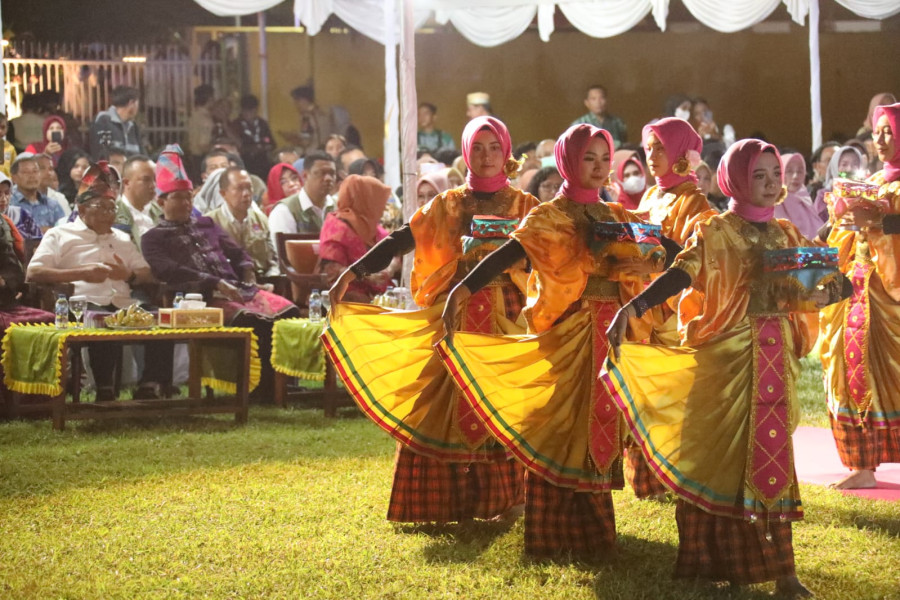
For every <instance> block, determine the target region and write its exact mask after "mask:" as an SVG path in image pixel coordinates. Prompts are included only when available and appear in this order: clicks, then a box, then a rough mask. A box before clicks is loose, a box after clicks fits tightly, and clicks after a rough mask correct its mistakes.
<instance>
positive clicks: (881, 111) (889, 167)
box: [872, 102, 900, 181]
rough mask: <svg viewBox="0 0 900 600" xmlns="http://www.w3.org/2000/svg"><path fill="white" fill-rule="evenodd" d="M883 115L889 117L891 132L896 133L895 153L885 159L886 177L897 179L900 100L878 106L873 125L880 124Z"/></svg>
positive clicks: (899, 158)
mask: <svg viewBox="0 0 900 600" xmlns="http://www.w3.org/2000/svg"><path fill="white" fill-rule="evenodd" d="M881 115H884V116H885V117H887V120H888V123H890V124H891V133H893V135H894V140H895V141H894V155H893V156H891V157H889V158H888V159H887V160H886V161H884V177H885V179H887V180H888V181H897V180H898V179H900V144H897V142H896V140H897V132H898V131H900V102H898V103H896V104H888V105H887V106H878V107H876V108H875V112H873V113H872V127H873V129H874V128H875V127H877V126H878V120H879V119H881Z"/></svg>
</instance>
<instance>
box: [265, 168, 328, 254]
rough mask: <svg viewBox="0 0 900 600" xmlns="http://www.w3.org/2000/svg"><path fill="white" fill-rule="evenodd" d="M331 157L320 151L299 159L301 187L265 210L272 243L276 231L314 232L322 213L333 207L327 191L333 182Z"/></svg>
mask: <svg viewBox="0 0 900 600" xmlns="http://www.w3.org/2000/svg"><path fill="white" fill-rule="evenodd" d="M335 176H336V172H335V164H334V159H333V158H332V157H331V156H330V155H329V154H325V153H324V152H312V153H310V154H307V155H306V158H305V159H304V161H303V188H301V190H300V191H299V192H298V193H296V194H294V195H292V196H288V197H287V198H285V199H284V200H282V201H281V202H279V203H278V204H276V205H275V208H273V209H272V212H271V213H269V231H271V232H272V244H273V245H275V246H276V247H277V244H276V243H275V234H276V233H279V232H281V233H313V234H316V235H318V234H319V231H321V229H322V223H324V221H325V215H326V214H328V213H329V212H331V211H332V210H333V209H334V200H333V199H332V198H331V197H330V196H329V194H330V193H331V192H332V190H333V189H334V184H335Z"/></svg>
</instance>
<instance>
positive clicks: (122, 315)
mask: <svg viewBox="0 0 900 600" xmlns="http://www.w3.org/2000/svg"><path fill="white" fill-rule="evenodd" d="M104 321H106V325H107V327H150V326H152V325H156V317H155V316H154V315H153V314H152V313H148V312H147V311H146V310H144V309H143V308H141V307H140V306H139V305H138V304H132V305H131V306H129V307H128V308H123V309H122V310H117V311H116V312H114V313H113V314H111V315H109V316H108V317H105V318H104Z"/></svg>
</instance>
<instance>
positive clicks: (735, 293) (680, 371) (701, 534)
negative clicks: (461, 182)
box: [601, 139, 849, 597]
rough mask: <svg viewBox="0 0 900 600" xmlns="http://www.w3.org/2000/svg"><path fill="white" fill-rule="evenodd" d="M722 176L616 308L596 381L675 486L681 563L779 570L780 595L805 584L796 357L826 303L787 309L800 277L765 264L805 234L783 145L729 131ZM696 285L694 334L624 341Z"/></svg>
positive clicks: (751, 578) (716, 571) (711, 573)
mask: <svg viewBox="0 0 900 600" xmlns="http://www.w3.org/2000/svg"><path fill="white" fill-rule="evenodd" d="M718 182H719V187H720V188H721V189H722V191H723V192H724V193H725V194H727V195H728V196H729V197H730V198H731V200H730V203H729V210H728V211H727V212H725V213H723V214H721V215H716V216H713V217H711V218H710V219H708V220H706V221H704V222H701V223H699V224H698V225H697V227H696V229H695V230H694V234H693V236H692V237H691V238H690V239H689V240H688V243H687V246H686V247H685V249H684V250H683V251H682V252H681V253H680V254H679V255H678V257H677V258H676V259H675V262H674V264H673V265H672V266H671V267H670V268H669V269H668V270H667V271H666V273H665V274H663V275H662V276H661V277H659V278H658V279H656V281H654V282H653V284H651V285H650V287H648V288H647V289H646V290H645V291H644V292H643V293H641V294H640V295H638V296H637V297H636V298H634V299H632V300H631V301H630V302H629V303H628V304H626V305H625V306H624V307H623V308H622V309H621V310H620V311H619V312H618V314H617V315H616V316H615V318H614V319H613V324H612V325H611V326H610V328H609V330H608V332H607V333H608V336H609V343H610V346H611V347H612V349H613V357H614V362H612V361H611V362H610V363H608V364H607V372H604V373H603V374H602V375H601V380H602V381H603V383H604V385H606V387H607V389H608V390H609V391H610V393H612V394H613V396H614V398H615V401H616V403H617V404H618V406H619V408H620V410H621V411H622V412H623V414H624V415H625V419H626V421H627V422H628V426H629V428H630V430H631V433H632V435H633V436H634V437H635V439H636V440H637V441H638V445H639V447H640V449H641V451H642V453H643V455H644V456H645V458H646V460H647V462H648V463H649V464H650V465H651V467H652V468H653V470H654V472H655V473H656V474H657V475H658V477H659V478H660V480H662V481H663V482H664V483H665V485H666V487H667V488H668V489H669V490H670V491H671V492H672V493H674V494H675V495H676V496H677V498H678V502H677V506H676V511H675V519H676V521H677V524H678V536H679V546H678V557H677V561H676V566H675V576H676V577H684V578H692V579H693V578H700V579H707V580H712V581H726V582H730V583H731V584H736V585H744V584H752V583H757V582H763V581H771V580H775V581H776V585H777V590H778V591H779V592H780V593H782V594H784V595H789V596H790V597H797V596H809V595H810V593H809V591H808V590H807V589H806V588H805V587H803V585H802V584H801V583H800V582H799V580H798V579H797V576H796V572H795V568H794V553H793V545H792V539H791V521H795V520H798V519H801V518H802V515H803V512H802V506H801V503H800V495H799V486H798V484H797V478H796V475H795V473H794V463H793V447H792V445H791V434H792V433H793V428H794V427H795V426H796V423H797V419H798V416H799V404H798V399H797V395H796V389H795V385H794V382H795V381H796V378H797V376H798V375H799V368H800V364H799V359H798V357H800V356H803V355H805V354H806V353H807V352H808V351H809V349H810V348H811V346H812V344H813V342H814V341H815V338H816V317H817V314H816V313H815V312H808V313H797V312H790V311H791V308H789V307H790V306H791V305H790V304H785V300H786V299H787V298H786V296H785V290H788V291H790V290H793V289H794V288H793V287H792V286H780V287H779V285H777V284H774V283H769V281H770V280H767V279H765V278H764V277H763V276H762V272H763V264H764V263H763V257H764V256H765V253H766V252H767V251H772V250H779V249H790V248H797V247H803V246H809V242H808V241H807V240H806V239H805V238H804V237H803V235H802V234H801V233H800V232H799V231H798V230H797V228H796V227H794V226H793V225H792V224H791V223H790V222H788V221H783V220H778V219H775V218H774V216H775V205H776V203H777V202H778V201H779V200H780V199H781V198H782V197H783V194H784V191H783V187H782V177H781V163H780V160H779V155H778V150H777V149H776V148H775V147H774V146H772V145H770V144H766V143H764V142H761V141H759V140H753V139H749V140H742V141H740V142H738V143H736V144H734V145H733V146H732V147H731V148H729V150H728V151H727V152H726V154H725V156H724V157H723V159H722V163H721V164H720V165H719V170H718ZM802 254H803V252H801V251H798V252H797V255H798V256H800V255H802ZM820 281H821V283H822V285H823V286H824V287H823V288H822V289H818V290H817V291H815V292H812V293H811V294H810V295H809V297H808V300H809V301H810V304H812V305H813V308H814V307H822V306H824V305H826V304H828V303H829V302H836V301H838V300H839V299H840V298H841V297H842V296H844V295H846V293H847V292H848V291H849V290H848V289H847V288H848V287H849V282H848V281H846V279H845V278H843V277H842V276H841V275H840V273H839V272H838V271H837V269H831V270H830V271H829V272H828V274H827V275H826V276H825V277H823V278H822V279H821V280H820ZM689 287H693V289H694V290H696V291H698V292H699V295H698V296H697V297H694V298H692V299H689V300H687V301H686V300H685V299H682V301H681V303H680V305H679V311H680V314H679V317H680V318H679V322H680V323H681V325H680V333H681V338H682V341H683V345H684V346H685V347H683V348H673V347H664V346H654V345H647V344H635V343H624V344H623V343H622V339H623V337H624V334H625V331H626V329H627V326H628V323H629V320H630V319H633V318H635V317H640V316H641V315H643V314H644V313H646V312H647V311H648V310H649V309H650V308H651V307H653V306H655V305H658V304H661V303H662V302H664V301H665V299H666V298H669V297H672V296H675V295H677V294H679V293H681V292H682V291H683V290H685V289H687V288H689ZM693 300H696V301H693ZM804 308H806V309H809V307H804Z"/></svg>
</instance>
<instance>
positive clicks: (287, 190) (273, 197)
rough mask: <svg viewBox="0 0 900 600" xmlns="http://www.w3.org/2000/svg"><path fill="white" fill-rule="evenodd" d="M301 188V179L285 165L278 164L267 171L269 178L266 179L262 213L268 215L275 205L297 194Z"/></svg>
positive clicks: (294, 170) (298, 174)
mask: <svg viewBox="0 0 900 600" xmlns="http://www.w3.org/2000/svg"><path fill="white" fill-rule="evenodd" d="M302 187H303V178H302V177H300V173H299V172H298V171H297V169H295V168H294V166H293V165H289V164H287V163H278V164H277V165H275V166H274V167H272V168H271V169H269V176H268V177H267V178H266V203H265V205H264V206H263V212H265V213H266V214H267V215H268V214H269V213H270V212H272V209H273V208H274V207H275V205H276V204H278V203H279V202H281V201H282V200H284V199H285V198H287V197H288V196H293V195H294V194H296V193H298V192H299V191H300V188H302Z"/></svg>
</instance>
